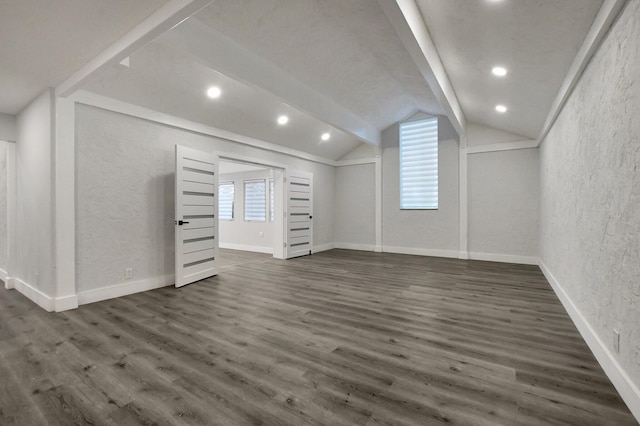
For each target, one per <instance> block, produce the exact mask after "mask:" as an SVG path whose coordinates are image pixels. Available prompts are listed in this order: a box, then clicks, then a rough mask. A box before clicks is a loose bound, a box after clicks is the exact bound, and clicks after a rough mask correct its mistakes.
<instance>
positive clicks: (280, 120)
mask: <svg viewBox="0 0 640 426" xmlns="http://www.w3.org/2000/svg"><path fill="white" fill-rule="evenodd" d="M288 122H289V117H287V116H286V115H281V116H280V117H278V124H280V125H281V126H283V125H285V124H287V123H288Z"/></svg>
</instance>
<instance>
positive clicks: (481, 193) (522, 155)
mask: <svg viewBox="0 0 640 426" xmlns="http://www.w3.org/2000/svg"><path fill="white" fill-rule="evenodd" d="M467 162H468V182H469V190H468V200H469V204H468V212H469V213H468V214H469V216H468V217H469V222H468V250H469V255H470V257H471V258H478V259H489V258H490V257H489V256H487V255H491V256H493V255H502V256H503V258H502V259H503V260H504V261H512V262H516V263H517V262H523V263H537V256H538V210H539V208H538V204H539V171H538V170H539V169H538V149H537V148H534V149H518V150H509V151H497V152H485V153H476V154H469V155H468V157H467ZM493 258H494V259H498V258H499V257H496V256H493Z"/></svg>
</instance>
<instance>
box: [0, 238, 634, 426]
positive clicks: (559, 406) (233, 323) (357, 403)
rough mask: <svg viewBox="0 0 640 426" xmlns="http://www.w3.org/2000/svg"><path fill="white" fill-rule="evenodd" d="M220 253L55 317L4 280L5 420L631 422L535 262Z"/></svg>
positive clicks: (1, 408)
mask: <svg viewBox="0 0 640 426" xmlns="http://www.w3.org/2000/svg"><path fill="white" fill-rule="evenodd" d="M225 258H226V260H225ZM221 262H222V265H223V268H222V269H221V273H220V275H218V276H217V277H214V278H211V279H208V280H204V281H201V282H199V283H196V284H192V285H189V286H187V287H183V288H181V289H176V288H173V287H167V288H163V289H159V290H154V291H149V292H146V293H139V294H135V295H132V296H128V297H123V298H119V299H113V300H108V301H104V302H100V303H94V304H91V305H84V306H81V307H80V308H79V309H77V310H73V311H68V312H64V313H58V314H56V313H46V312H44V311H42V310H41V309H40V308H38V307H37V306H35V305H34V304H33V303H31V302H30V301H29V300H27V299H26V298H24V297H23V296H21V295H20V294H19V293H17V292H16V291H13V290H12V291H7V290H4V289H2V290H0V424H2V425H13V424H15V425H46V424H51V425H72V424H93V425H103V424H104V425H129V424H132V425H136V424H142V425H153V424H157V425H165V424H177V425H181V424H190V425H191V424H193V425H304V424H324V425H432V424H433V425H437V424H458V425H554V424H558V425H560V424H561V425H633V424H637V423H636V421H635V420H634V418H633V417H632V416H631V414H630V413H629V411H628V409H627V408H626V407H625V406H624V403H623V402H622V401H621V400H620V398H619V396H618V394H617V393H616V391H615V389H614V388H613V386H612V385H611V383H610V382H609V380H608V379H607V377H606V376H605V375H604V373H603V372H602V370H601V369H600V367H599V366H598V364H597V363H596V361H595V359H594V358H593V356H592V355H591V353H590V352H589V349H588V348H587V346H586V344H585V343H584V341H583V340H582V339H581V337H580V335H579V334H578V332H577V331H576V329H575V327H574V326H573V324H572V322H571V320H570V319H569V317H568V316H567V314H566V313H565V311H564V310H563V308H562V306H561V304H560V303H559V301H558V299H557V298H556V296H555V295H554V293H553V291H552V290H551V288H550V287H549V285H548V283H547V282H546V281H545V279H544V277H543V275H542V274H541V273H540V271H539V270H538V268H537V267H533V266H522V265H508V264H498V263H490V262H477V261H460V260H454V259H442V258H429V257H418V256H405V255H394V254H375V253H367V252H357V251H344V250H332V251H329V252H324V253H319V254H316V255H313V256H309V257H303V258H298V259H294V260H289V261H279V260H274V259H272V258H271V257H270V256H269V255H257V256H253V255H250V254H249V255H247V254H242V253H237V252H235V253H234V252H229V251H226V250H225V251H221Z"/></svg>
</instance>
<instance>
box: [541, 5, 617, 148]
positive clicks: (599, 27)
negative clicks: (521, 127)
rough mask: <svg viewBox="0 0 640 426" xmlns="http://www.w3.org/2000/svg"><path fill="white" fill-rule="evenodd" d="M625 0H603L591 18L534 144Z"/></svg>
mask: <svg viewBox="0 0 640 426" xmlns="http://www.w3.org/2000/svg"><path fill="white" fill-rule="evenodd" d="M627 2H628V0H605V2H604V3H603V4H602V7H601V8H600V10H599V11H598V14H597V15H596V17H595V19H594V20H593V25H591V29H589V32H588V33H587V36H586V37H585V39H584V43H583V44H582V47H580V50H579V51H578V53H577V54H576V57H575V59H574V60H573V62H572V64H571V67H570V68H569V71H568V72H567V75H566V77H565V79H564V81H563V82H562V85H561V86H560V90H559V91H558V94H557V95H556V98H555V100H554V101H553V104H552V105H551V109H550V110H549V114H548V115H547V119H546V120H545V122H544V125H543V126H542V131H541V132H540V136H539V137H538V139H537V143H536V146H540V144H541V143H542V142H543V141H544V139H545V138H546V137H547V134H548V133H549V130H551V127H552V126H553V123H555V121H556V118H558V115H559V114H560V111H562V108H563V107H564V105H565V103H566V102H567V100H568V99H569V96H570V95H571V93H572V92H573V89H574V88H575V86H576V84H577V83H578V80H580V77H581V76H582V74H583V73H584V70H585V68H586V67H587V65H588V64H589V61H590V60H591V58H592V57H593V55H594V54H595V53H596V51H597V50H598V48H599V47H600V45H601V44H602V41H603V40H604V38H605V36H606V35H607V33H608V32H609V29H610V28H611V26H612V25H613V22H614V21H615V20H616V18H617V17H618V15H620V12H621V11H622V8H623V7H624V6H625V5H626V4H627Z"/></svg>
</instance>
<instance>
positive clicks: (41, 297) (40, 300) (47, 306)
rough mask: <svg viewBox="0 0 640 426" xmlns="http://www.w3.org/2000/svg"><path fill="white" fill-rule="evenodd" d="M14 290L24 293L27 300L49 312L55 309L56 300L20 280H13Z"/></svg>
mask: <svg viewBox="0 0 640 426" xmlns="http://www.w3.org/2000/svg"><path fill="white" fill-rule="evenodd" d="M11 280H12V281H13V285H14V288H15V289H16V290H18V292H20V293H22V294H23V295H24V296H25V297H26V298H27V299H29V300H31V301H32V302H33V303H35V304H36V305H38V306H40V307H41V308H42V309H44V310H45V311H47V312H53V311H54V309H55V299H54V298H53V297H49V296H47V295H46V294H44V293H43V292H41V291H40V290H38V289H37V288H35V287H33V286H32V285H30V284H27V283H25V282H24V281H22V280H21V279H19V278H12V279H11Z"/></svg>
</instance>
